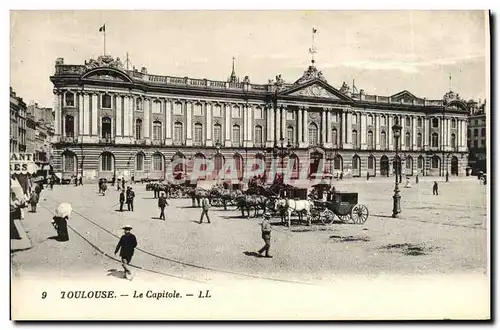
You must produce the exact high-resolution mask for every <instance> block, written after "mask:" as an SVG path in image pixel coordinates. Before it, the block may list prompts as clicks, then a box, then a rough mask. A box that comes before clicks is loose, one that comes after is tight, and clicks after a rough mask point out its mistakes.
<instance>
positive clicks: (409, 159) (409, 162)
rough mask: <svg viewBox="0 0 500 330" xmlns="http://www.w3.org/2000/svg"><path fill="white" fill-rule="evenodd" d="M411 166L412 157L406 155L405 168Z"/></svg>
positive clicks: (408, 168)
mask: <svg viewBox="0 0 500 330" xmlns="http://www.w3.org/2000/svg"><path fill="white" fill-rule="evenodd" d="M412 168H413V158H412V157H411V156H407V157H406V169H407V170H411V169H412ZM407 173H408V172H407Z"/></svg>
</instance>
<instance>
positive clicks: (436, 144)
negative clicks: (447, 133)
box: [432, 133, 439, 148]
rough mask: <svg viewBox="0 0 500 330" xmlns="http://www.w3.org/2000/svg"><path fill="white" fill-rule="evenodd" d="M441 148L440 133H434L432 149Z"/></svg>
mask: <svg viewBox="0 0 500 330" xmlns="http://www.w3.org/2000/svg"><path fill="white" fill-rule="evenodd" d="M438 146H439V135H438V133H432V147H433V148H437V147H438Z"/></svg>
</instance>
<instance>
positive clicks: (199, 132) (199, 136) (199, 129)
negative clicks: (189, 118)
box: [194, 123, 203, 145]
mask: <svg viewBox="0 0 500 330" xmlns="http://www.w3.org/2000/svg"><path fill="white" fill-rule="evenodd" d="M202 141H203V125H202V124H200V123H196V124H194V143H195V144H197V145H201V143H202Z"/></svg>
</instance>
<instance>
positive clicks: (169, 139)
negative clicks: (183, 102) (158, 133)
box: [165, 99, 172, 145]
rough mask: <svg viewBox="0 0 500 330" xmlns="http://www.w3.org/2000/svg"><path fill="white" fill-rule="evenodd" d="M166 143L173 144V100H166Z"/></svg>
mask: <svg viewBox="0 0 500 330" xmlns="http://www.w3.org/2000/svg"><path fill="white" fill-rule="evenodd" d="M165 143H166V144H167V145H171V144H172V100H171V99H166V100H165Z"/></svg>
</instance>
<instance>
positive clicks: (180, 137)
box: [174, 122, 184, 144]
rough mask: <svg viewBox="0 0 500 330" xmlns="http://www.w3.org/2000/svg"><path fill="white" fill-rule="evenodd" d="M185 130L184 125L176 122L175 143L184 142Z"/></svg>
mask: <svg viewBox="0 0 500 330" xmlns="http://www.w3.org/2000/svg"><path fill="white" fill-rule="evenodd" d="M182 133H183V128H182V123H180V122H176V123H175V124H174V143H177V144H180V143H182V142H183V141H184V139H183V135H184V134H182Z"/></svg>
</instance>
